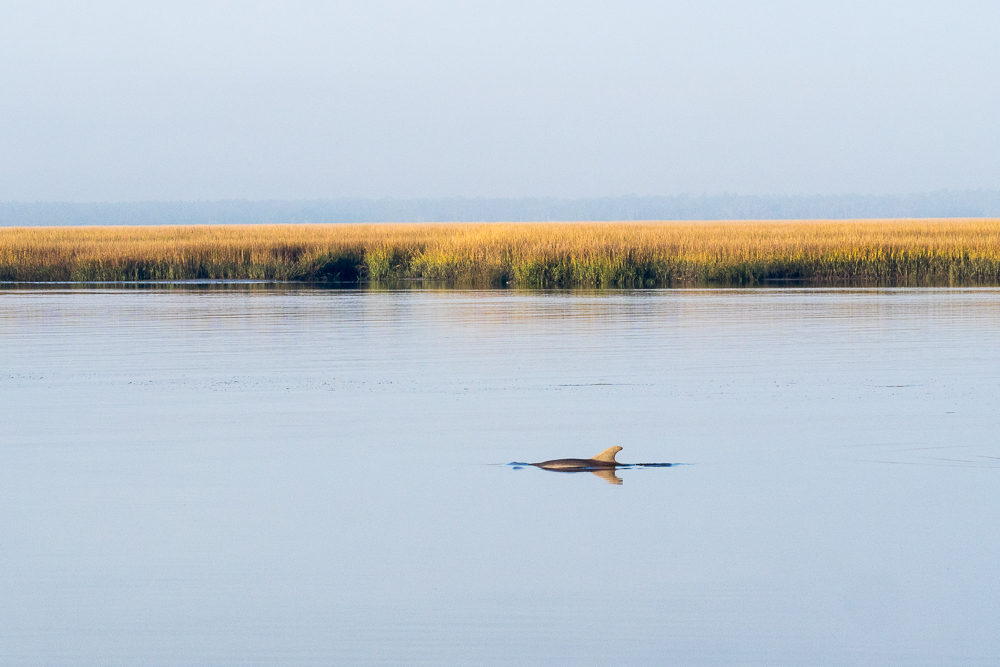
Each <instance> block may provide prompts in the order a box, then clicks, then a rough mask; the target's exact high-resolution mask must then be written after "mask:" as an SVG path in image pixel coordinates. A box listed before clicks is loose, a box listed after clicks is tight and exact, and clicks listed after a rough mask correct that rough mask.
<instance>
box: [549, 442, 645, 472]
mask: <svg viewBox="0 0 1000 667" xmlns="http://www.w3.org/2000/svg"><path fill="white" fill-rule="evenodd" d="M621 450H622V448H621V447H618V446H615V447H608V448H607V449H605V450H604V451H603V452H601V453H600V454H596V455H595V456H593V457H592V458H589V459H553V460H551V461H542V462H541V463H532V464H531V465H533V466H535V467H536V468H544V469H545V470H565V471H567V472H568V471H571V470H602V469H605V470H606V469H608V468H611V469H614V468H617V467H618V466H625V465H628V464H626V463H619V462H618V461H616V460H615V454H617V453H618V452H620V451H621Z"/></svg>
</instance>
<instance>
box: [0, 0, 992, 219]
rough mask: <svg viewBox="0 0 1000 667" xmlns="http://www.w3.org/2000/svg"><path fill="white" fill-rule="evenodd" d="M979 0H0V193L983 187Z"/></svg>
mask: <svg viewBox="0 0 1000 667" xmlns="http://www.w3.org/2000/svg"><path fill="white" fill-rule="evenodd" d="M998 35H1000V3H997V2H948V3H945V2H914V1H912V0H910V1H907V2H875V1H871V0H869V1H866V2H853V1H839V2H823V3H810V2H725V1H719V2H710V1H697V2H695V1H692V2H675V3H671V2H629V1H627V0H617V1H616V2H587V1H585V0H574V1H572V2H562V1H553V0H535V1H532V2H519V1H516V0H504V1H503V2H492V1H484V0H481V1H478V2H399V1H394V0H385V1H371V0H368V1H366V2H294V1H290V0H284V1H282V2H256V1H243V2H206V1H200V2H176V1H174V2H163V3H155V2H134V1H131V2H104V1H100V0H92V1H89V2H39V1H32V2H12V1H11V0H6V1H5V2H3V3H2V5H0V118H2V123H0V200H71V201H106V200H112V201H117V200H125V201H128V200H147V199H161V200H173V199H181V200H201V199H222V198H249V199H271V198H280V199H298V198H326V197H343V196H359V197H380V196H394V197H438V196H500V197H521V196H561V197H589V196H605V195H620V194H629V193H636V194H640V195H655V194H677V193H695V194H697V193H709V194H716V193H722V192H732V193H741V194H767V193H779V194H814V193H818V194H835V193H849V192H861V193H880V194H885V193H897V192H918V191H933V190H940V189H944V188H949V189H970V188H992V189H996V188H1000V121H998V118H1000V38H998V37H997V36H998Z"/></svg>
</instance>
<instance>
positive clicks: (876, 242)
mask: <svg viewBox="0 0 1000 667" xmlns="http://www.w3.org/2000/svg"><path fill="white" fill-rule="evenodd" d="M185 279H257V280H293V281H316V282H335V283H358V282H367V283H373V284H387V283H392V282H396V281H401V280H412V279H422V280H425V281H429V282H430V281H433V282H435V283H440V282H444V283H448V284H454V285H461V286H480V287H496V286H505V285H515V286H518V287H665V286H680V285H759V284H763V283H767V282H768V281H798V280H801V281H806V282H809V283H812V284H887V285H940V284H945V285H947V284H984V285H998V284H1000V220H996V219H948V220H861V221H857V220H855V221H841V220H837V221H739V222H607V223H603V222H602V223H592V222H587V223H485V224H456V223H449V224H426V223H421V224H358V225H282V226H263V225H241V226H198V227H190V226H164V227H21V228H7V229H0V280H3V281H134V280H138V281H141V280H185Z"/></svg>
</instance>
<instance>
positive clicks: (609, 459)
mask: <svg viewBox="0 0 1000 667" xmlns="http://www.w3.org/2000/svg"><path fill="white" fill-rule="evenodd" d="M621 450H622V448H621V447H618V446H615V447H608V448H607V449H605V450H604V451H603V452H601V453H600V454H598V455H597V456H591V457H590V460H591V461H604V462H605V463H618V461H616V460H615V454H617V453H618V452H620V451H621Z"/></svg>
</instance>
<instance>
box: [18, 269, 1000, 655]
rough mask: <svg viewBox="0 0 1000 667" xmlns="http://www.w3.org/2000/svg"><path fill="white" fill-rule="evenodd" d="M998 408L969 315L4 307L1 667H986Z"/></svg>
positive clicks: (812, 309)
mask: <svg viewBox="0 0 1000 667" xmlns="http://www.w3.org/2000/svg"><path fill="white" fill-rule="evenodd" d="M998 395H1000V291H998V290H948V289H941V290H868V291H866V290H792V289H789V290H759V291H754V290H745V291H744V290H720V291H709V290H705V291H697V290H693V291H683V290H679V291H646V292H605V293H529V294H524V293H520V294H519V293H514V292H491V291H486V292H461V291H442V292H419V291H415V292H383V293H377V292H344V291H324V290H309V289H287V288H251V287H247V286H237V287H233V288H230V289H205V288H202V289H191V290H104V289H72V290H70V289H45V290H39V289H34V290H12V289H7V290H3V291H0V421H2V426H0V600H2V604H0V664H3V665H112V664H113V665H293V666H295V665H348V664H352V665H518V666H523V665H610V664H616V665H648V664H678V665H925V664H926V665H943V664H948V665H994V664H996V663H997V662H998V660H1000V640H998V638H997V637H998V636H1000V627H998V625H1000V621H998V619H1000V567H998V560H1000V530H998V529H997V525H998V521H1000V500H998V496H1000V435H998V426H1000V411H998V402H997V398H998ZM614 444H618V445H622V446H623V447H624V451H623V452H621V454H619V456H618V458H619V459H620V460H622V461H670V462H679V463H686V464H690V465H683V466H676V467H671V468H654V469H635V470H624V471H620V472H619V473H618V475H619V477H620V478H621V479H622V480H623V484H622V485H620V486H614V485H611V484H608V483H607V482H606V481H605V480H603V479H601V478H599V477H597V476H594V475H591V474H588V473H580V474H559V473H552V472H547V471H543V470H539V469H535V468H527V469H521V470H515V469H513V468H511V467H510V466H506V465H494V464H506V463H508V462H510V461H540V460H544V459H551V458H560V457H589V456H591V455H593V454H595V453H597V452H598V451H600V450H602V449H604V448H605V447H608V446H610V445H614Z"/></svg>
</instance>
